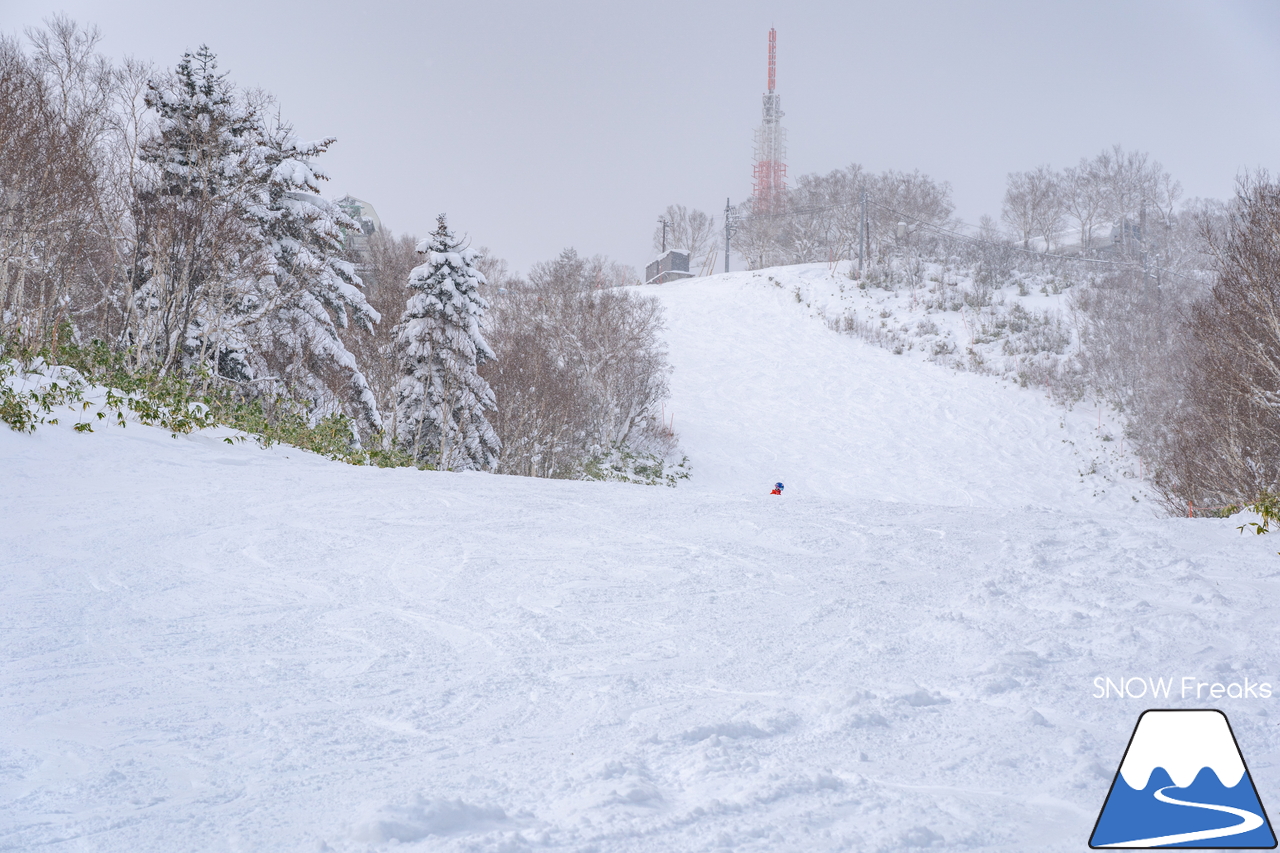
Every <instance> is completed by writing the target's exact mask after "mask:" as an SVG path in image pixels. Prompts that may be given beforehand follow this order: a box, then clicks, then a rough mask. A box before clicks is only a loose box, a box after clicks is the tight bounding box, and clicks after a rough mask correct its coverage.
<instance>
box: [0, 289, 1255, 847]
mask: <svg viewBox="0 0 1280 853" xmlns="http://www.w3.org/2000/svg"><path fill="white" fill-rule="evenodd" d="M819 274H820V271H818V270H814V269H809V268H801V269H798V270H791V271H782V272H778V275H781V276H805V275H819ZM654 292H657V293H659V294H660V297H661V298H662V299H663V301H664V302H665V304H666V306H667V311H668V325H669V343H670V349H671V357H672V362H673V365H674V367H675V372H674V373H673V375H672V389H673V399H672V402H671V404H670V409H669V413H670V414H672V415H674V418H675V427H676V430H677V431H678V432H679V433H680V435H681V438H682V442H683V444H684V447H685V449H686V451H687V452H688V453H689V456H690V460H691V463H692V466H693V470H694V476H693V479H692V480H691V481H690V482H688V483H685V484H682V485H681V486H680V487H679V488H677V489H664V488H646V487H640V486H628V485H621V484H600V483H581V482H551V481H536V480H530V479H523V478H506V477H494V476H487V475H482V474H446V473H431V472H426V473H424V472H417V471H410V470H371V469H363V468H353V467H350V466H345V465H341V464H336V463H330V462H326V461H324V460H321V459H318V458H316V457H314V456H310V455H308V454H304V453H300V452H298V451H295V450H291V449H289V448H281V447H276V448H272V449H270V450H262V449H259V448H257V447H255V446H253V445H252V444H248V445H236V446H230V445H227V444H225V443H223V442H222V441H221V438H222V437H223V435H225V432H223V431H217V430H215V431H211V432H209V433H205V434H196V435H191V436H184V437H179V438H177V439H173V438H170V437H169V435H168V434H167V433H164V432H161V431H159V430H155V429H150V428H145V427H140V426H138V425H136V424H135V425H130V426H129V427H128V428H127V429H118V428H107V427H100V428H98V429H97V430H96V431H95V432H93V433H92V434H78V433H75V432H73V431H72V429H71V428H70V426H69V425H67V423H64V424H63V425H61V426H46V427H42V428H41V429H40V430H39V431H38V432H36V433H35V434H34V435H30V436H28V435H19V434H16V433H12V432H9V431H7V430H3V431H0V644H2V645H0V647H2V648H3V649H4V664H3V668H0V850H15V851H16V850H31V849H39V850H49V851H68V853H70V851H128V853H152V852H153V851H154V853H161V851H163V853H170V851H175V850H211V851H273V852H274V851H312V853H314V851H371V850H387V849H393V848H394V849H411V850H422V851H428V850H429V851H493V853H498V852H499V851H503V853H512V852H513V851H542V850H548V851H574V853H585V851H598V853H612V851H628V853H630V852H631V851H634V853H641V851H644V853H649V851H712V850H739V851H806V852H807V851H828V850H830V851H835V850H851V851H909V850H919V849H929V850H981V851H1008V852H1009V853H1013V851H1029V850H1037V851H1083V850H1086V849H1087V839H1088V836H1089V833H1090V831H1091V829H1092V827H1093V821H1094V818H1095V817H1096V814H1097V810H1098V809H1099V808H1100V806H1101V805H1102V802H1103V799H1104V798H1105V796H1106V793H1107V788H1108V786H1109V784H1110V782H1111V778H1112V775H1113V774H1114V773H1115V771H1116V768H1117V766H1118V764H1119V762H1120V758H1121V756H1122V754H1123V750H1124V746H1125V743H1126V742H1127V739H1128V736H1129V733H1130V731H1131V730H1132V726H1133V723H1134V721H1135V720H1136V719H1137V716H1138V714H1139V713H1140V712H1141V711H1142V710H1143V709H1144V708H1147V707H1205V706H1207V701H1205V700H1202V701H1200V702H1196V701H1195V700H1194V699H1187V700H1182V699H1180V698H1179V697H1178V696H1177V693H1176V690H1175V693H1174V695H1173V696H1172V697H1171V698H1168V699H1165V698H1161V699H1159V700H1158V701H1154V702H1153V701H1152V700H1150V699H1147V698H1144V699H1119V698H1110V699H1096V698H1093V697H1094V694H1095V692H1096V691H1095V684H1094V679H1095V678H1097V677H1100V676H1103V677H1110V678H1112V679H1119V678H1121V677H1133V676H1137V677H1148V676H1150V677H1157V676H1158V677H1173V678H1180V677H1182V676H1193V677H1195V678H1197V679H1199V680H1202V681H1206V682H1223V683H1237V682H1243V680H1244V679H1245V678H1248V679H1250V681H1251V682H1260V681H1261V682H1270V683H1271V684H1272V686H1273V687H1276V688H1280V666H1278V664H1280V658H1278V655H1277V643H1276V634H1277V630H1278V629H1277V625H1280V620H1278V619H1277V617H1278V616H1280V612H1278V608H1277V606H1276V585H1277V579H1278V578H1280V556H1277V555H1276V553H1275V552H1276V549H1277V547H1280V546H1277V544H1275V543H1274V542H1272V541H1270V540H1272V539H1273V538H1274V537H1268V536H1260V537H1258V536H1248V537H1245V536H1241V535H1240V534H1239V533H1237V532H1236V530H1235V526H1236V525H1237V524H1239V523H1240V522H1239V520H1205V519H1197V520H1186V519H1169V518H1163V517H1160V516H1159V515H1158V514H1157V513H1156V512H1155V511H1154V508H1153V505H1152V503H1151V501H1150V499H1149V496H1148V495H1146V493H1145V492H1144V491H1143V490H1142V488H1141V486H1140V484H1139V482H1138V481H1137V480H1136V479H1134V480H1129V479H1126V478H1123V477H1115V478H1114V482H1113V481H1112V480H1110V479H1107V478H1105V477H1102V476H1100V475H1096V474H1094V475H1084V476H1082V475H1081V472H1082V470H1085V467H1084V466H1086V465H1089V464H1091V461H1092V460H1093V458H1094V456H1093V455H1094V454H1096V453H1111V452H1113V450H1112V448H1111V447H1110V446H1109V445H1108V446H1106V447H1103V446H1102V444H1101V443H1099V440H1098V438H1097V434H1098V430H1097V417H1098V415H1097V413H1096V411H1085V410H1083V409H1077V411H1075V412H1072V413H1065V412H1063V410H1061V409H1058V408H1056V407H1054V406H1053V405H1052V404H1051V403H1049V402H1048V401H1046V400H1044V399H1043V397H1042V396H1041V395H1039V394H1037V393H1036V392H1034V391H1030V390H1026V389H1020V388H1016V387H1012V386H1010V385H1007V384H1004V383H1001V382H1000V381H998V380H995V379H992V378H990V377H981V376H974V375H971V374H957V373H954V372H952V371H950V370H947V369H944V368H941V367H938V366H936V365H932V364H927V363H924V362H923V361H921V360H919V359H914V358H911V357H910V356H909V354H908V355H906V356H895V355H893V354H891V353H888V352H885V351H883V350H879V349H876V348H874V347H871V346H869V345H866V344H863V343H861V342H859V341H856V340H854V339H851V338H848V337H845V336H840V335H837V334H835V333H833V332H830V331H829V330H828V329H827V328H826V327H825V326H824V325H823V324H822V322H821V321H820V320H818V319H815V318H814V317H812V316H810V314H809V312H807V311H806V310H804V306H803V305H801V304H799V303H797V302H796V301H795V299H794V298H793V297H792V296H791V294H790V292H789V291H788V290H787V289H786V288H777V287H774V286H773V285H769V284H765V283H762V282H761V281H758V280H755V281H753V280H752V279H751V277H750V275H749V274H741V275H734V276H727V277H717V278H714V279H710V280H703V281H698V282H691V283H686V284H682V285H679V286H676V287H666V288H662V289H660V290H656V291H654ZM1104 417H1105V416H1104ZM1104 426H1105V425H1104ZM1073 442H1074V443H1073ZM1090 442H1094V443H1093V444H1091V443H1090ZM1115 452H1118V451H1115ZM1120 467H1121V466H1120V465H1119V463H1116V464H1115V465H1113V466H1112V467H1111V468H1108V469H1107V470H1119V469H1120ZM778 479H781V480H783V481H785V482H786V483H787V490H786V494H785V495H784V496H783V497H782V498H773V497H770V496H769V495H768V494H767V490H768V486H769V485H770V484H771V483H772V482H773V481H775V480H778ZM1135 497H1136V498H1138V501H1137V502H1135V501H1134V498H1135ZM1275 695H1280V689H1277V691H1276V694H1275ZM1275 701H1276V700H1275V699H1266V700H1264V699H1257V698H1248V699H1230V698H1224V699H1220V700H1217V701H1216V702H1214V703H1213V705H1216V706H1217V707H1221V708H1223V710H1224V711H1226V713H1227V714H1228V715H1229V717H1230V719H1231V723H1232V726H1233V728H1234V730H1235V733H1236V737H1237V738H1238V739H1239V741H1240V745H1241V748H1242V749H1243V751H1244V755H1245V758H1246V761H1247V762H1248V764H1249V768H1250V771H1251V772H1252V774H1253V779H1254V781H1255V783H1256V784H1257V787H1258V792H1259V795H1260V796H1261V798H1262V802H1263V804H1264V805H1270V806H1271V808H1272V812H1273V813H1274V811H1275V809H1276V807H1277V805H1276V804H1280V796H1278V795H1280V767H1277V759H1278V758H1280V737H1277V731H1276V726H1275V723H1274V720H1275V718H1276V717H1275V715H1276V712H1277V710H1278V709H1276V708H1274V707H1273V703H1274V702H1275Z"/></svg>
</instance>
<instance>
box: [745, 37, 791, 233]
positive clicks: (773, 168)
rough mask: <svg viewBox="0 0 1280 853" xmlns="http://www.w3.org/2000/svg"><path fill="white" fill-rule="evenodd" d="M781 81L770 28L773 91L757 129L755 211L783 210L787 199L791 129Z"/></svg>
mask: <svg viewBox="0 0 1280 853" xmlns="http://www.w3.org/2000/svg"><path fill="white" fill-rule="evenodd" d="M777 80H778V31H777V30H776V29H773V28H770V29H769V91H767V92H765V94H764V117H763V119H762V120H761V122H760V127H758V128H757V129H756V166H755V185H754V187H753V188H752V190H751V203H752V208H753V210H754V212H755V213H780V212H782V210H783V209H784V208H785V207H786V200H787V164H786V162H784V161H785V160H786V158H787V132H786V131H785V130H783V129H782V123H781V119H782V98H781V96H779V95H778V93H777V92H775V91H774V86H775V84H776V83H777Z"/></svg>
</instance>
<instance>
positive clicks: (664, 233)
mask: <svg viewBox="0 0 1280 853" xmlns="http://www.w3.org/2000/svg"><path fill="white" fill-rule="evenodd" d="M658 221H659V222H661V223H662V254H664V255H665V254H666V253H667V217H665V216H659V217H658Z"/></svg>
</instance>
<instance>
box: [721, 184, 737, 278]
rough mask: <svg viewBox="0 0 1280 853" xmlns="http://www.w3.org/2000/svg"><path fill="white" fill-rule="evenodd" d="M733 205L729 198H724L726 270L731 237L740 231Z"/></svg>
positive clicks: (725, 268)
mask: <svg viewBox="0 0 1280 853" xmlns="http://www.w3.org/2000/svg"><path fill="white" fill-rule="evenodd" d="M736 219H737V217H735V216H734V211H733V207H731V206H730V205H729V199H727V198H726V199H725V200H724V271H725V272H728V271H729V238H730V237H732V236H733V235H734V234H735V233H737V231H738V223H737V222H736V221H735V220H736Z"/></svg>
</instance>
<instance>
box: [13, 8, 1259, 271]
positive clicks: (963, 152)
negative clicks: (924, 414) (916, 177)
mask: <svg viewBox="0 0 1280 853" xmlns="http://www.w3.org/2000/svg"><path fill="white" fill-rule="evenodd" d="M59 11H62V12H65V13H67V14H68V15H70V16H71V17H72V18H74V19H76V20H78V21H80V22H82V23H92V24H97V25H98V26H99V27H101V29H102V31H103V34H104V36H105V38H104V41H103V49H104V51H105V52H106V53H108V54H109V55H113V56H121V55H124V54H133V55H135V56H138V57H140V58H144V59H148V60H150V61H153V62H155V63H156V64H157V65H160V66H164V67H170V68H171V67H173V66H174V65H175V64H176V63H177V60H178V58H179V57H180V55H181V54H182V52H183V51H184V50H194V49H195V48H197V47H198V46H199V45H200V44H202V43H207V44H208V45H209V47H210V48H211V49H212V50H213V51H214V52H215V53H216V54H217V55H218V57H219V62H220V67H221V68H222V69H223V70H225V71H228V72H230V74H231V77H232V79H233V80H234V81H236V82H237V83H238V84H239V85H241V86H243V87H261V88H263V89H266V90H267V91H269V92H271V93H273V94H274V95H275V96H276V97H277V99H278V100H279V102H280V105H281V107H282V110H283V113H284V116H285V117H286V118H287V119H289V120H291V121H292V122H293V123H294V125H295V127H296V128H297V131H298V133H299V135H300V136H302V137H304V138H316V137H320V136H326V135H333V136H336V137H337V138H338V142H337V144H336V145H335V146H334V147H333V149H331V151H330V153H329V154H327V155H325V157H323V158H322V159H321V161H320V162H321V164H322V166H323V167H324V168H325V170H326V171H327V172H328V173H329V175H330V176H331V177H332V179H333V180H332V181H331V183H330V185H329V188H330V190H331V191H332V194H333V195H335V196H337V195H341V194H342V193H348V192H349V193H351V194H353V195H356V196H359V197H361V198H363V199H366V200H368V201H369V202H371V203H372V204H373V205H374V206H375V207H376V208H377V210H378V212H379V214H380V215H381V217H382V220H383V223H384V224H385V225H386V226H388V227H389V228H391V229H392V230H394V231H397V232H405V231H410V232H414V233H417V234H419V235H423V234H426V233H427V232H429V231H430V230H431V228H432V227H433V225H434V220H435V216H436V214H437V213H440V212H442V211H443V212H446V213H448V215H449V220H450V223H451V224H452V225H453V226H455V228H456V229H457V230H459V231H461V232H465V233H467V234H469V235H470V236H471V237H472V238H473V240H474V241H475V244H476V245H487V246H489V247H491V248H492V249H493V250H494V252H495V253H496V254H497V255H499V256H502V257H506V258H507V259H508V260H509V261H510V262H511V263H512V265H513V266H514V267H515V268H516V269H520V270H525V269H527V268H528V266H529V264H531V263H533V262H535V261H538V260H542V259H546V258H550V257H553V256H554V255H556V254H557V253H558V252H559V251H560V250H561V249H563V248H564V247H566V246H574V247H576V248H577V249H578V250H579V251H581V252H583V253H586V254H594V253H597V252H600V253H604V254H607V255H610V256H611V257H614V258H616V259H617V260H621V261H623V262H625V263H629V264H632V265H635V266H637V267H638V266H641V265H643V264H644V262H645V261H647V260H648V259H649V257H650V256H651V255H652V254H653V253H652V251H651V249H650V239H651V233H652V228H653V225H654V222H655V220H656V218H657V217H658V215H659V214H660V213H661V212H662V210H663V209H664V208H665V207H666V205H668V204H672V203H683V204H686V205H689V206H691V207H698V208H702V209H704V210H707V211H708V212H713V213H715V214H716V215H717V218H719V215H720V211H721V210H722V208H723V207H724V203H725V197H726V196H730V197H732V198H733V200H734V201H735V202H738V201H741V200H743V199H744V198H746V197H747V195H748V194H749V193H750V187H751V166H752V132H753V130H754V128H755V126H756V125H757V123H758V122H759V120H760V95H761V93H762V92H763V91H764V88H765V49H766V38H767V34H768V30H769V27H770V26H776V27H777V29H778V91H779V92H780V93H781V95H782V106H783V110H784V111H785V113H786V117H785V118H784V119H783V125H784V126H785V127H786V128H787V132H788V145H789V157H788V168H789V172H790V174H791V175H792V176H795V175H800V174H804V173H807V172H826V171H829V170H831V169H835V168H839V167H842V166H845V165H847V164H849V163H851V162H858V163H861V164H862V165H863V166H864V167H865V168H867V169H870V170H873V171H879V170H882V169H902V170H912V169H919V170H921V171H922V172H925V173H926V174H929V175H931V176H932V177H934V178H936V179H938V180H945V181H948V182H949V183H950V184H951V186H952V188H953V191H954V200H955V203H956V213H957V215H959V216H960V217H962V218H963V219H965V220H967V221H969V222H976V220H977V219H978V217H979V216H981V215H982V214H984V213H990V214H992V215H995V216H998V215H999V211H1000V200H1001V197H1002V195H1003V192H1004V181H1005V176H1006V174H1007V173H1008V172H1010V171H1019V170H1024V169H1029V168H1033V167H1035V166H1037V165H1039V164H1041V163H1048V164H1050V165H1053V166H1055V167H1063V166H1067V165H1071V164H1074V163H1075V162H1076V161H1078V160H1079V159H1080V157H1082V156H1086V155H1093V154H1095V153H1097V152H1098V151H1100V150H1101V149H1103V148H1104V147H1108V146H1110V145H1112V144H1115V143H1119V144H1121V145H1123V146H1125V147H1126V148H1136V149H1140V150H1145V151H1148V152H1150V153H1151V154H1152V155H1153V156H1154V157H1155V158H1156V159H1157V160H1160V161H1161V162H1163V163H1164V165H1165V166H1166V167H1167V168H1168V169H1169V170H1170V171H1171V172H1173V174H1174V175H1175V176H1176V177H1177V178H1179V179H1180V180H1181V181H1182V184H1183V187H1184V189H1185V191H1186V195H1187V196H1213V197H1219V198H1225V197H1227V196H1229V195H1230V194H1231V192H1232V188H1233V185H1234V181H1235V177H1236V175H1237V174H1238V173H1239V172H1240V171H1241V170H1243V169H1252V168H1256V167H1267V168H1270V169H1272V170H1273V171H1280V154H1278V149H1277V142H1280V110H1278V109H1277V106H1278V101H1280V99H1278V98H1277V84H1280V3H1276V2H1212V3H1207V2H1206V3H1191V2H1179V0H1166V2H1123V1H1122V0H1121V2H1117V0H1110V2H1094V0H1083V1H1081V0H1077V2H1071V3H1056V4H1055V3H1044V2H1027V1H1026V0H1017V2H982V3H961V2H954V0H951V2H885V3H856V2H848V0H837V1H836V2H822V3H797V2H791V3H786V4H783V3H778V2H773V3H769V2H749V1H748V2H735V3H697V2H692V3H691V2H674V0H647V1H646V2H644V3H627V4H621V3H600V2H598V0H597V2H581V3H544V4H540V3H527V2H525V3H517V2H505V3H494V2H474V0H468V2H452V3H444V2H433V0H425V2H382V3H379V2H366V3H354V2H345V3H334V2H316V0H311V1H310V2H272V0H256V2H246V0H218V2H213V3H203V4H181V5H179V4H176V3H173V2H172V0H112V2H110V3H103V2H101V0H4V2H3V3H2V4H0V30H4V31H6V32H9V33H19V32H21V31H22V30H23V28H25V27H28V26H33V25H39V24H40V22H41V20H42V19H44V18H46V17H48V16H49V15H51V14H53V13H55V12H59ZM736 263H737V262H736V261H735V265H736Z"/></svg>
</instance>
